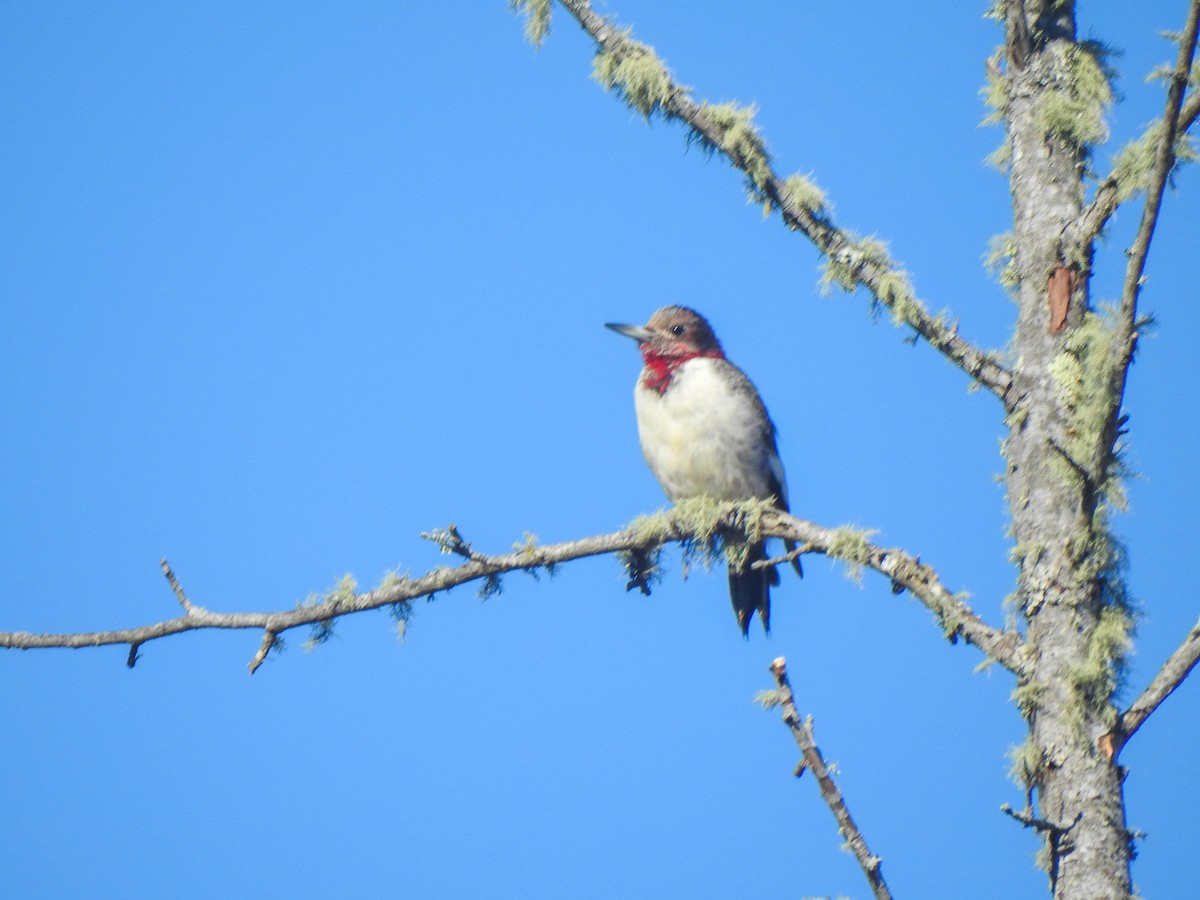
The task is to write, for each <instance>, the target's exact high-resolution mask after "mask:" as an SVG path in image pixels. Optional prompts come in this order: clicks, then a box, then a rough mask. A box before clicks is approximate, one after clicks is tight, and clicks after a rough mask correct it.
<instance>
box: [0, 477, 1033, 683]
mask: <svg viewBox="0 0 1200 900" xmlns="http://www.w3.org/2000/svg"><path fill="white" fill-rule="evenodd" d="M747 531H750V532H753V534H754V535H755V539H758V538H760V537H782V538H788V539H792V540H795V541H797V543H800V544H803V545H805V546H806V547H807V548H808V549H809V552H812V553H821V554H825V555H827V556H831V557H834V558H837V559H841V560H843V561H845V562H846V564H847V565H848V566H849V567H850V568H851V569H852V570H855V569H859V568H868V569H872V570H874V571H876V572H879V573H880V574H881V575H883V576H885V577H886V578H888V579H889V580H890V581H891V583H892V586H893V591H894V592H898V591H899V590H908V591H910V592H911V593H912V594H913V596H914V597H916V598H917V599H918V600H919V601H920V602H921V603H922V604H923V605H924V606H925V607H926V608H927V609H929V610H930V611H931V612H933V614H934V616H935V617H936V619H937V621H938V622H939V624H940V625H941V627H942V629H943V632H944V634H945V635H946V636H947V637H948V638H949V639H950V640H951V641H957V639H958V638H960V637H961V638H962V639H963V640H965V641H966V642H967V643H969V644H972V645H974V646H976V647H978V648H979V649H980V650H982V651H983V652H984V653H985V654H987V655H988V656H989V657H990V658H991V659H993V660H994V661H996V662H998V663H999V664H1001V665H1002V666H1004V667H1005V668H1006V669H1009V670H1010V671H1012V672H1014V673H1016V674H1017V675H1018V676H1020V675H1021V673H1022V672H1023V671H1024V666H1025V656H1024V643H1023V641H1022V639H1021V636H1020V635H1019V634H1017V633H1016V632H1014V631H1000V630H998V629H995V628H993V627H991V626H990V625H988V624H986V623H985V622H984V621H983V620H982V619H980V618H979V616H977V615H976V614H975V613H974V612H973V611H972V610H971V608H970V607H969V606H967V605H966V603H964V602H963V600H962V599H961V598H960V597H958V596H956V595H954V594H952V593H951V592H950V591H948V590H947V589H946V588H945V587H944V586H943V585H942V583H941V581H940V580H939V578H938V576H937V573H936V572H935V571H934V570H933V569H932V568H931V567H929V566H927V565H925V564H924V563H922V562H921V561H920V560H919V559H917V558H915V557H912V556H910V555H908V554H907V553H904V552H903V551H901V550H896V549H885V548H882V547H878V546H876V545H874V544H872V543H871V542H869V541H868V540H866V537H865V536H864V534H863V533H862V532H857V531H853V530H851V529H848V528H826V527H823V526H821V525H817V524H815V523H813V522H808V521H805V520H804V519H797V518H795V517H793V516H789V515H787V514H785V513H781V512H779V511H777V510H774V509H773V508H771V507H769V506H767V505H766V504H765V503H761V502H756V501H751V502H749V503H742V504H738V503H715V502H714V501H712V500H709V499H708V498H700V499H698V500H693V501H684V502H683V503H680V504H679V505H678V506H676V507H675V508H673V509H671V510H669V511H666V512H662V513H659V514H658V515H655V516H648V517H643V518H640V519H638V520H637V521H635V522H633V523H632V524H631V525H630V526H629V527H628V528H626V529H624V530H622V531H616V532H613V533H611V534H603V535H598V536H595V537H586V538H581V539H579V540H576V541H568V542H565V543H561V544H548V545H544V546H538V545H532V544H531V545H527V546H523V547H521V548H520V549H518V550H516V551H515V552H512V553H505V554H501V555H498V556H487V555H484V554H482V553H479V552H478V551H475V550H473V549H470V547H469V545H468V544H466V542H465V541H463V540H462V538H461V536H460V535H459V534H458V531H457V529H455V528H453V527H452V528H451V529H449V530H447V531H444V532H434V533H433V534H432V535H430V537H431V538H432V539H434V540H435V541H437V542H438V543H439V545H441V546H442V547H443V550H445V551H446V552H451V553H456V554H459V555H463V554H464V553H469V554H470V558H469V560H468V561H467V562H465V563H463V564H462V565H460V566H457V567H454V568H438V569H434V570H433V571H431V572H428V573H426V574H425V575H422V576H421V577H419V578H401V577H396V576H390V577H388V578H386V579H385V580H384V582H383V583H382V584H381V585H379V586H378V587H376V588H375V589H373V590H370V591H365V592H362V593H356V592H354V591H353V590H349V589H339V590H337V591H335V592H332V593H330V594H328V595H326V597H325V598H323V599H322V600H320V601H318V602H315V603H305V604H301V605H300V606H297V607H296V608H294V609H288V610H278V611H275V612H242V613H216V612H210V611H209V610H206V609H203V608H201V607H198V606H195V605H194V604H192V605H191V608H190V609H189V610H188V612H187V613H186V614H185V615H182V616H180V617H178V618H175V619H168V620H166V621H162V622H156V623H154V624H151V625H143V626H141V627H137V628H125V629H118V630H113V631H94V632H83V633H68V634H31V633H29V632H24V631H11V632H0V647H3V648H9V649H17V650H32V649H43V648H50V647H63V648H79V647H100V646H106V645H111V644H128V645H130V648H131V651H130V656H129V659H130V660H131V661H132V660H135V659H136V658H137V651H138V649H139V648H140V647H141V646H142V645H143V644H146V643H148V642H150V641H153V640H158V639H159V638H164V637H168V636H170V635H173V634H181V633H183V632H185V631H200V630H206V629H256V630H257V629H261V630H262V631H263V640H262V644H261V646H260V647H259V649H258V652H257V653H256V654H255V656H254V658H253V659H252V660H251V662H250V664H249V665H250V670H251V673H253V672H254V671H256V670H257V669H258V667H259V666H261V665H262V663H263V661H264V660H265V659H266V657H267V654H268V653H269V652H270V650H271V649H273V648H274V647H275V646H276V645H277V644H278V643H279V640H280V636H281V635H282V634H283V633H284V632H286V631H290V630H292V629H294V628H303V627H316V628H322V627H327V626H328V625H329V623H331V622H333V621H334V620H336V619H338V618H339V617H341V616H345V615H350V614H353V613H359V612H365V611H367V610H371V609H380V608H382V607H396V608H400V607H405V609H407V606H406V605H407V604H409V603H411V601H412V600H414V599H417V598H420V597H430V596H431V595H433V594H435V593H438V592H440V591H447V590H449V589H450V588H453V587H457V586H458V585H462V584H467V583H470V582H474V581H482V582H483V586H482V588H481V591H485V592H493V593H494V592H495V591H496V590H498V588H499V577H500V576H501V575H503V574H504V573H506V572H513V571H521V570H524V571H535V570H537V569H542V568H550V567H553V566H555V565H558V564H559V563H563V562H568V561H570V560H575V559H582V558H584V557H588V556H598V555H602V554H608V553H617V554H624V555H626V559H627V566H628V567H629V569H630V571H631V579H630V585H631V586H639V585H640V586H642V587H643V588H645V589H647V592H648V583H649V582H648V578H649V572H648V570H647V567H648V566H650V567H652V556H653V551H654V550H656V549H657V548H658V547H660V546H662V545H663V544H666V543H671V542H680V541H682V542H693V543H699V544H701V545H705V546H711V544H712V542H713V541H714V540H715V539H717V538H718V537H719V536H720V535H726V536H729V537H730V538H731V539H737V537H738V536H739V535H741V536H743V537H744V535H745V534H746V532H747ZM439 538H440V539H439ZM450 545H453V546H450ZM648 560H651V561H650V562H649V563H648V562H647V561H648ZM634 569H637V571H634Z"/></svg>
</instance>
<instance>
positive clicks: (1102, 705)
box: [1066, 606, 1133, 731]
mask: <svg viewBox="0 0 1200 900" xmlns="http://www.w3.org/2000/svg"><path fill="white" fill-rule="evenodd" d="M1132 632H1133V617H1132V616H1131V614H1130V613H1129V612H1128V611H1127V610H1125V609H1123V608H1121V607H1119V606H1106V607H1104V608H1103V609H1102V610H1101V611H1100V618H1099V621H1098V622H1097V623H1096V626H1095V628H1093V630H1092V633H1091V636H1090V637H1089V639H1088V647H1087V656H1086V658H1085V659H1084V660H1082V661H1081V662H1079V663H1076V664H1075V665H1074V666H1072V667H1071V669H1070V671H1069V676H1068V677H1069V678H1070V682H1071V688H1072V691H1071V694H1070V698H1069V699H1068V701H1067V705H1066V715H1067V719H1068V721H1070V722H1071V723H1072V724H1073V725H1074V726H1075V727H1076V728H1077V729H1079V730H1080V731H1082V730H1083V729H1084V727H1085V724H1086V723H1087V721H1088V720H1089V719H1095V718H1096V713H1097V712H1099V713H1100V715H1099V723H1100V724H1101V725H1102V726H1103V727H1105V728H1111V727H1112V726H1113V725H1114V724H1115V723H1116V719H1117V715H1118V713H1117V709H1116V707H1115V706H1113V703H1112V697H1113V695H1114V694H1115V693H1116V691H1117V689H1118V688H1119V687H1120V685H1121V682H1122V679H1123V677H1124V675H1125V671H1126V656H1127V654H1128V652H1129V648H1130V647H1131V646H1132V644H1133V640H1132Z"/></svg>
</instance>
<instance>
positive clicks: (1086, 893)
mask: <svg viewBox="0 0 1200 900" xmlns="http://www.w3.org/2000/svg"><path fill="white" fill-rule="evenodd" d="M1008 15H1009V17H1010V21H1009V22H1008V41H1007V72H1006V76H1005V77H1006V78H1007V105H1006V108H1005V110H1004V112H1005V117H1006V121H1007V126H1008V135H1009V145H1008V150H1009V153H1010V158H1009V162H1010V183H1011V188H1012V200H1013V244H1014V248H1015V255H1014V265H1015V268H1016V272H1017V274H1018V276H1019V284H1018V288H1017V301H1018V304H1019V313H1018V321H1017V333H1016V338H1015V347H1014V349H1015V359H1014V367H1015V379H1014V391H1013V395H1012V399H1011V400H1010V403H1009V408H1010V414H1009V420H1008V422H1009V427H1010V433H1009V436H1008V439H1007V442H1006V448H1005V453H1006V457H1007V463H1008V466H1007V488H1008V503H1009V506H1010V509H1011V512H1012V521H1013V531H1014V536H1015V539H1016V542H1017V547H1016V550H1015V551H1014V552H1015V556H1016V561H1017V564H1018V566H1019V569H1020V572H1019V576H1018V590H1017V597H1016V601H1017V603H1018V604H1019V609H1020V611H1021V613H1022V614H1023V615H1024V617H1025V621H1026V626H1027V636H1028V644H1029V670H1028V671H1029V675H1028V677H1027V679H1026V680H1025V681H1024V682H1023V683H1022V684H1021V685H1020V686H1019V687H1018V691H1017V699H1018V702H1019V703H1020V706H1021V708H1022V711H1023V713H1024V714H1025V716H1026V718H1027V720H1028V722H1029V739H1028V742H1027V743H1026V745H1025V747H1023V748H1021V749H1020V750H1019V751H1017V753H1016V758H1015V763H1016V764H1015V765H1014V772H1015V775H1016V776H1017V777H1018V778H1019V779H1021V780H1022V781H1023V782H1024V783H1025V785H1026V787H1027V788H1028V790H1029V792H1030V796H1031V797H1032V795H1033V793H1034V792H1035V791H1036V793H1037V797H1038V810H1037V813H1036V816H1033V815H1031V816H1030V819H1031V821H1034V822H1035V824H1034V826H1033V827H1036V828H1038V830H1039V831H1041V832H1042V833H1043V835H1044V838H1045V840H1046V847H1045V858H1044V862H1045V865H1046V868H1047V870H1048V873H1049V875H1050V881H1051V889H1052V892H1053V895H1054V896H1055V897H1056V898H1078V900H1083V898H1087V900H1098V898H1118V897H1120V898H1125V897H1128V896H1129V891H1130V876H1129V861H1130V848H1129V838H1128V834H1127V831H1126V827H1125V811H1124V800H1123V797H1122V771H1121V769H1120V768H1119V767H1118V766H1117V765H1116V764H1115V762H1114V761H1113V760H1112V759H1110V756H1109V755H1108V754H1106V753H1105V752H1102V750H1101V749H1100V748H1099V746H1098V744H1097V741H1098V740H1099V738H1100V737H1101V736H1102V735H1104V734H1105V733H1107V732H1108V731H1109V730H1110V728H1111V727H1112V724H1113V721H1114V718H1115V715H1116V710H1115V708H1114V707H1113V703H1112V700H1113V697H1112V695H1113V692H1114V690H1115V687H1116V680H1117V677H1116V676H1117V672H1118V671H1119V667H1120V652H1121V651H1122V650H1123V649H1124V646H1123V637H1124V634H1125V631H1124V628H1125V626H1126V623H1127V615H1126V612H1125V610H1124V607H1123V606H1122V605H1120V604H1119V603H1114V600H1113V593H1114V589H1113V584H1112V579H1113V578H1114V577H1115V573H1114V571H1113V570H1114V568H1115V563H1114V560H1115V559H1116V554H1115V551H1114V549H1113V545H1112V542H1111V539H1110V537H1109V535H1108V532H1107V529H1106V528H1105V527H1104V518H1103V517H1104V497H1103V490H1102V482H1103V480H1104V479H1103V478H1102V477H1099V476H1097V475H1096V473H1094V472H1092V471H1090V470H1089V455H1088V454H1085V453H1082V452H1081V450H1080V448H1083V447H1087V446H1090V445H1089V444H1088V441H1089V439H1093V438H1095V437H1097V436H1096V435H1093V434H1091V433H1090V432H1089V431H1088V429H1087V423H1086V422H1085V421H1084V420H1083V417H1082V411H1081V409H1080V404H1081V403H1082V402H1084V401H1083V400H1081V399H1080V398H1079V397H1073V396H1072V393H1071V389H1070V386H1071V384H1072V383H1075V382H1073V381H1072V379H1075V381H1076V382H1077V381H1078V380H1080V379H1082V378H1083V377H1084V376H1081V375H1080V374H1079V371H1080V369H1081V368H1082V367H1085V366H1086V364H1087V360H1086V358H1085V354H1086V351H1087V349H1088V348H1087V347H1086V346H1085V342H1086V340H1087V339H1088V338H1089V335H1090V334H1091V332H1089V331H1088V328H1089V324H1090V326H1091V331H1094V332H1098V330H1099V329H1101V328H1102V326H1101V325H1099V324H1097V323H1098V322H1099V320H1098V319H1096V318H1095V316H1094V314H1091V313H1089V311H1088V277H1089V272H1088V265H1089V263H1090V250H1089V249H1088V248H1076V247H1069V246H1063V245H1062V242H1063V237H1062V236H1063V234H1064V232H1065V231H1068V230H1069V229H1068V226H1069V225H1071V224H1073V223H1075V222H1076V221H1077V220H1078V218H1079V216H1080V213H1081V211H1082V208H1083V202H1084V175H1085V171H1086V165H1087V149H1086V134H1085V133H1084V131H1083V129H1084V128H1085V127H1086V125H1087V123H1082V124H1081V125H1080V126H1079V128H1077V129H1072V128H1070V127H1069V125H1068V124H1064V122H1063V121H1062V120H1060V119H1058V118H1056V115H1057V114H1058V113H1061V111H1062V110H1061V109H1058V110H1051V109H1049V108H1048V106H1047V104H1050V103H1057V102H1060V101H1064V100H1066V101H1070V100H1071V99H1072V98H1075V99H1079V98H1078V96H1077V94H1078V92H1079V91H1080V90H1084V94H1085V96H1084V100H1083V102H1084V103H1086V99H1087V95H1086V85H1085V86H1083V87H1082V88H1081V86H1080V85H1079V84H1078V83H1077V81H1078V77H1079V73H1078V69H1079V67H1080V65H1089V64H1090V65H1095V64H1096V61H1095V60H1094V59H1092V58H1091V57H1090V56H1089V57H1088V58H1087V60H1085V61H1083V62H1082V63H1081V62H1080V59H1079V57H1078V54H1079V53H1081V50H1080V48H1079V46H1078V45H1077V44H1076V43H1075V22H1074V9H1073V4H1071V3H1053V2H1046V3H1045V4H1044V5H1043V4H1040V3H1029V4H1026V5H1025V9H1024V18H1025V21H1024V22H1023V23H1022V22H1014V21H1012V17H1013V16H1014V15H1021V4H1019V3H1010V4H1009V13H1008ZM1022 26H1023V28H1022ZM1097 71H1098V70H1097ZM1091 74H1095V73H1094V72H1093V73H1091ZM1089 320H1090V323H1089ZM1064 360H1066V362H1068V363H1070V364H1072V365H1074V366H1075V368H1071V366H1070V365H1064ZM1077 457H1079V458H1077ZM1117 593H1118V594H1119V591H1117ZM1029 812H1030V813H1032V811H1029Z"/></svg>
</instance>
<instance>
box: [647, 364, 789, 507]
mask: <svg viewBox="0 0 1200 900" xmlns="http://www.w3.org/2000/svg"><path fill="white" fill-rule="evenodd" d="M753 391H754V387H753V385H751V384H750V382H749V380H748V379H746V377H745V376H744V375H743V374H742V373H741V372H740V371H739V370H738V369H736V368H735V367H733V366H732V365H730V364H728V363H725V362H723V361H717V360H712V359H705V358H700V359H691V360H688V361H687V362H686V363H684V364H683V365H682V366H681V367H680V368H679V370H678V371H677V372H676V373H675V376H674V378H673V379H672V381H671V383H670V385H669V386H668V388H667V390H666V392H665V393H663V394H661V395H660V394H659V393H658V392H657V391H654V390H650V389H648V388H646V387H644V386H642V384H641V382H640V381H639V382H638V386H637V389H636V390H635V392H634V403H635V406H636V408H637V420H638V435H639V437H640V438H641V444H642V453H643V454H644V455H645V457H646V463H647V464H648V465H649V466H650V470H651V471H652V472H653V473H654V476H655V477H656V478H657V479H658V482H659V484H660V485H662V489H663V491H664V492H665V493H666V495H667V496H668V497H670V498H671V500H673V501H678V500H682V499H685V498H687V497H696V496H699V495H701V494H708V495H709V496H712V497H715V498H716V499H718V500H747V499H750V498H752V497H758V498H766V497H769V496H771V495H772V494H773V493H775V490H774V488H773V484H774V475H775V470H776V469H777V468H780V467H779V463H778V459H777V458H776V457H775V453H774V449H773V444H774V441H773V440H772V438H771V430H770V425H769V424H768V423H767V421H766V417H765V415H764V413H763V411H762V404H761V403H760V402H758V400H757V395H756V394H754V393H753ZM781 471H782V470H781V469H780V472H781ZM780 484H782V479H780Z"/></svg>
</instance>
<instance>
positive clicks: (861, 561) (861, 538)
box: [825, 525, 875, 584]
mask: <svg viewBox="0 0 1200 900" xmlns="http://www.w3.org/2000/svg"><path fill="white" fill-rule="evenodd" d="M874 534H875V532H874V531H869V530H863V529H858V528H851V527H849V526H847V525H843V526H841V527H840V528H835V529H834V530H833V537H832V538H831V540H830V541H829V548H828V549H827V550H826V551H825V552H826V554H827V555H829V556H831V557H833V558H835V559H840V560H841V561H842V562H844V563H845V564H846V577H847V578H849V579H850V580H851V581H853V582H854V583H855V584H861V583H862V570H863V566H865V565H866V564H867V563H869V562H870V561H871V553H872V551H873V549H874V548H873V547H872V546H871V537H872V536H873V535H874Z"/></svg>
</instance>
